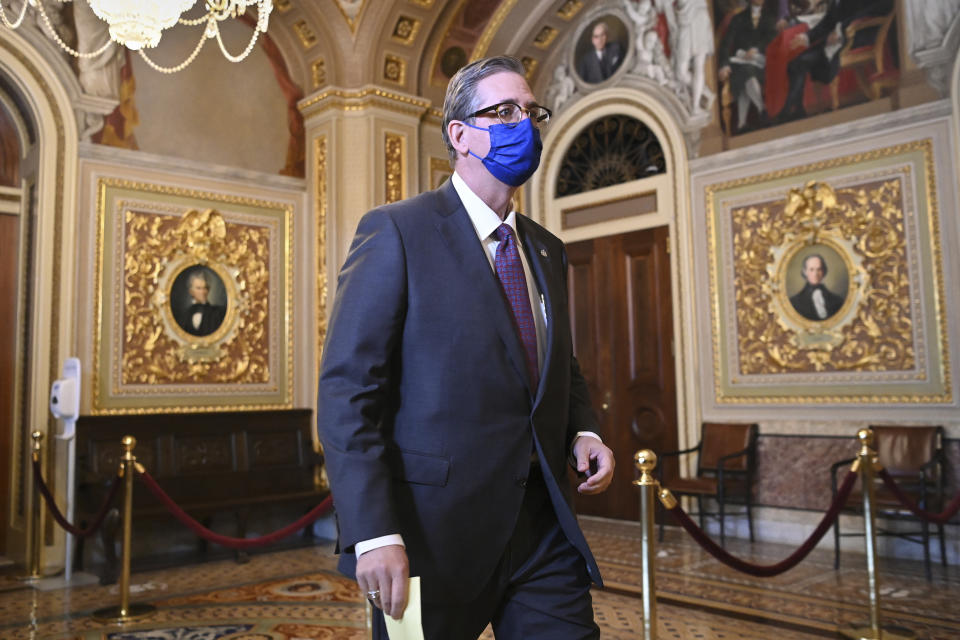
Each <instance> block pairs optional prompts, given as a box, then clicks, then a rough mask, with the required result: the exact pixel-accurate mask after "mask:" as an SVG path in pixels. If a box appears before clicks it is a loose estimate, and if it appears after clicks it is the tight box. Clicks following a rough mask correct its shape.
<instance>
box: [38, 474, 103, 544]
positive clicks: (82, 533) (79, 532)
mask: <svg viewBox="0 0 960 640" xmlns="http://www.w3.org/2000/svg"><path fill="white" fill-rule="evenodd" d="M33 478H34V480H35V481H36V484H37V488H38V489H39V490H40V495H42V496H43V499H44V500H45V501H46V503H47V507H49V508H50V513H51V515H53V519H54V520H56V521H57V524H59V525H60V526H61V527H63V528H64V529H65V530H66V531H67V532H68V533H70V534H71V535H74V536H76V537H78V538H86V537H87V536H89V535H90V534H91V533H93V532H94V531H96V530H97V529H99V528H100V525H101V524H103V520H104V518H106V517H107V511H109V510H110V504H111V503H112V502H113V499H114V498H115V497H116V495H117V491H118V490H119V489H120V477H119V476H114V477H113V482H111V483H110V490H109V491H108V492H107V496H106V498H105V499H104V501H103V504H102V505H100V510H99V511H97V515H96V516H94V518H93V523H91V524H90V526H89V527H87V528H86V529H78V528H77V527H75V526H74V525H72V524H70V523H69V522H67V519H66V518H64V517H63V514H62V513H61V512H60V509H59V508H58V507H57V501H56V500H54V499H53V494H51V493H50V488H49V487H47V485H46V483H45V482H44V481H43V473H42V471H41V470H40V462H39V461H38V460H34V461H33Z"/></svg>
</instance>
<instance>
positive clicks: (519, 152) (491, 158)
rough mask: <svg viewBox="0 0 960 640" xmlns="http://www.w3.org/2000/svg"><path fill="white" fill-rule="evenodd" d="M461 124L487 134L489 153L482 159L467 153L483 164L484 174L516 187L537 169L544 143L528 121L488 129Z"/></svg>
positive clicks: (470, 152) (538, 132) (472, 153)
mask: <svg viewBox="0 0 960 640" xmlns="http://www.w3.org/2000/svg"><path fill="white" fill-rule="evenodd" d="M464 124H465V125H467V126H468V127H471V128H473V129H479V130H480V131H487V132H489V133H490V151H489V152H487V156H486V157H485V158H481V157H480V156H478V155H477V154H475V153H474V152H472V151H469V150H468V151H467V153H469V154H470V155H472V156H473V157H474V158H477V159H479V160H480V161H481V162H483V166H485V167H486V168H487V171H489V172H490V173H492V174H493V177H494V178H496V179H497V180H499V181H500V182H503V183H504V184H508V185H510V186H511V187H519V186H520V185H522V184H523V183H524V182H526V181H527V180H528V179H529V178H530V176H532V175H533V172H534V171H536V170H537V167H539V166H540V151H541V150H542V149H543V143H542V142H541V141H540V130H539V129H538V128H536V127H535V126H533V122H532V121H531V120H530V118H524V119H523V120H521V121H520V122H519V123H517V124H515V125H509V124H503V123H500V124H494V125H490V127H489V128H487V129H484V128H483V127H476V126H474V125H472V124H469V123H467V122H464Z"/></svg>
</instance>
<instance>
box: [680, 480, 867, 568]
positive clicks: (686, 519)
mask: <svg viewBox="0 0 960 640" xmlns="http://www.w3.org/2000/svg"><path fill="white" fill-rule="evenodd" d="M856 480H857V474H856V473H854V472H853V471H849V472H847V476H846V477H845V478H844V479H843V484H842V485H840V489H839V491H837V497H836V498H835V499H834V501H833V504H831V505H830V509H828V510H827V512H826V513H825V514H824V516H823V519H822V520H821V521H820V524H819V525H817V528H816V529H815V530H814V532H813V533H812V534H811V535H810V537H809V538H807V540H806V542H804V543H803V544H802V545H800V548H799V549H797V550H796V551H794V552H793V553H792V554H790V555H789V556H788V557H787V558H784V559H783V560H781V561H780V562H778V563H776V564H771V565H759V564H753V563H751V562H746V561H744V560H741V559H740V558H737V557H735V556H733V555H731V554H730V553H728V552H727V551H726V550H725V549H724V548H723V547H721V546H720V545H718V544H717V543H716V542H714V541H713V540H711V539H710V537H709V536H707V534H706V533H704V531H703V529H701V528H700V527H698V526H697V525H696V524H695V523H694V522H693V520H691V519H690V516H688V515H687V514H686V512H685V511H684V510H683V509H682V508H681V507H680V504H679V503H677V506H675V507H674V508H673V509H670V513H672V514H673V515H674V517H675V518H676V519H677V520H679V521H680V524H681V525H682V526H683V528H684V529H686V530H687V533H689V534H690V535H691V536H692V537H693V539H694V540H696V541H697V542H698V543H699V544H700V546H701V547H703V548H704V549H705V550H707V551H709V552H710V555H712V556H713V557H714V558H716V559H717V560H719V561H720V562H722V563H724V564H725V565H727V566H728V567H731V568H733V569H736V570H737V571H742V572H743V573H749V574H750V575H752V576H756V577H758V578H769V577H772V576H776V575H780V574H781V573H784V572H785V571H789V570H790V569H792V568H794V567H795V566H797V565H798V564H800V562H801V561H802V560H803V559H804V558H806V557H807V555H808V554H809V553H810V552H811V551H812V550H813V548H814V547H815V546H817V543H818V542H820V539H821V538H823V536H824V535H825V534H826V533H827V531H829V530H830V527H832V526H833V523H834V522H835V521H836V519H837V515H838V514H839V513H840V509H841V508H842V507H843V505H844V504H846V502H847V498H849V497H850V491H852V490H853V483H854V482H856Z"/></svg>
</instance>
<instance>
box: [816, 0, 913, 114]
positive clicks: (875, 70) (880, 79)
mask: <svg viewBox="0 0 960 640" xmlns="http://www.w3.org/2000/svg"><path fill="white" fill-rule="evenodd" d="M895 15H896V9H894V10H893V11H891V12H890V14H889V15H886V16H876V17H872V18H860V19H859V20H854V21H853V22H851V23H850V24H849V25H847V28H846V29H845V30H844V34H843V35H844V45H843V48H842V49H840V52H839V53H838V54H837V55H839V56H840V73H838V74H837V77H835V78H834V79H833V81H832V82H831V83H830V97H831V100H832V102H833V108H834V109H837V108H839V106H840V75H841V74H842V73H843V72H844V71H845V70H848V69H849V70H853V71H854V72H855V74H856V78H857V83H858V84H859V85H860V90H861V91H862V92H863V94H864V95H865V96H867V97H868V98H869V99H871V100H877V99H878V98H880V97H881V96H882V94H883V90H884V89H885V88H889V87H892V86H894V85H895V84H896V82H897V76H898V73H897V70H896V69H887V67H886V56H887V39H888V36H889V33H890V27H891V26H892V25H893V19H894V16H895ZM870 30H875V31H876V35H875V36H874V38H873V42H871V43H869V44H866V45H862V46H858V47H854V45H855V44H856V42H855V41H856V38H857V36H858V35H860V34H861V33H867V32H869V31H870Z"/></svg>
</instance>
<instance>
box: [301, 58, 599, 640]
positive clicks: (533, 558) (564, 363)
mask: <svg viewBox="0 0 960 640" xmlns="http://www.w3.org/2000/svg"><path fill="white" fill-rule="evenodd" d="M443 112H444V117H443V125H444V128H443V131H442V133H443V138H444V141H445V143H446V145H447V149H448V152H449V154H450V158H451V163H452V164H453V167H454V170H455V171H454V174H453V176H452V177H451V179H450V180H447V181H446V182H445V183H444V184H443V185H442V186H441V187H440V188H438V189H437V190H435V191H430V192H427V193H423V194H421V195H419V196H417V197H415V198H412V199H410V200H406V201H403V202H399V203H395V204H390V205H386V206H383V207H379V208H377V209H374V210H373V211H371V212H369V213H367V214H366V215H365V216H364V217H363V219H362V220H361V221H360V223H359V225H358V228H357V232H356V236H355V237H354V240H353V243H352V245H351V247H350V250H349V253H348V255H347V258H346V262H345V263H344V265H343V268H342V269H341V272H340V276H339V280H338V286H337V293H336V300H335V302H334V305H333V309H332V311H331V318H330V324H329V329H328V333H327V339H326V344H325V345H324V353H323V360H322V362H321V368H320V369H321V370H320V384H319V392H318V408H317V422H318V432H319V435H320V439H321V441H322V442H323V445H324V450H325V455H326V465H327V473H328V475H329V478H330V487H331V491H332V493H333V497H334V503H335V505H336V513H337V523H338V530H339V531H338V532H339V541H338V543H339V550H340V554H341V555H340V564H339V566H340V569H341V571H343V572H344V573H345V574H347V575H349V576H355V577H356V579H357V582H358V583H359V586H360V588H361V589H362V590H363V592H364V593H365V594H367V596H368V597H369V598H370V599H371V601H372V602H373V603H374V604H375V605H376V606H377V610H376V618H375V625H374V626H375V636H374V637H377V638H381V639H385V638H386V633H385V627H384V621H383V615H384V613H386V614H388V615H390V616H392V617H394V618H397V617H400V616H401V615H402V612H403V610H404V607H405V602H406V599H407V578H408V575H413V576H420V577H421V593H422V601H423V625H424V631H425V634H426V637H427V638H428V639H430V640H475V639H476V638H477V637H478V636H479V635H480V633H481V632H482V631H483V629H484V627H485V626H486V625H487V623H488V622H492V623H493V626H494V630H495V633H496V635H497V638H498V640H504V639H506V640H510V639H515V640H521V639H523V640H555V639H557V638H564V639H565V640H576V639H588V638H589V639H595V638H599V630H598V628H597V626H596V624H595V623H594V621H593V611H592V606H591V598H590V583H591V581H592V582H594V583H596V584H598V585H601V584H602V583H601V579H600V575H599V571H598V569H597V565H596V562H595V561H594V559H593V556H592V554H591V553H590V550H589V548H588V547H587V544H586V541H585V539H584V537H583V534H582V532H581V531H580V529H579V527H578V525H577V521H576V518H575V516H574V513H573V508H572V488H571V486H570V484H569V482H568V480H567V472H568V465H571V464H573V465H575V468H576V470H577V471H578V472H580V473H581V474H582V478H581V480H582V481H581V483H580V484H579V486H578V487H577V490H578V491H579V492H580V493H582V494H594V493H599V492H601V491H603V490H605V489H606V488H607V486H609V484H610V481H611V479H612V474H613V466H614V461H613V453H612V452H611V451H610V449H608V448H607V447H606V446H604V445H603V443H602V442H601V441H600V439H599V436H597V435H596V432H597V431H598V424H597V419H596V416H595V414H594V413H593V411H592V409H591V407H590V403H589V398H588V393H587V387H586V384H585V382H584V379H583V377H582V375H581V373H580V369H579V367H578V365H577V362H576V359H575V358H574V357H573V352H572V337H571V330H570V318H569V312H568V301H567V285H566V274H567V261H566V253H565V250H564V247H563V244H562V243H561V242H560V240H559V239H557V238H556V237H555V236H553V235H552V234H550V233H549V232H547V231H546V230H545V229H543V228H542V227H540V226H539V225H537V224H536V223H535V222H533V221H532V220H530V219H529V218H527V217H525V216H523V215H520V214H518V213H516V212H514V211H513V210H512V209H511V199H512V197H513V195H514V193H515V192H516V190H517V188H519V187H520V186H521V185H522V184H523V183H524V182H525V181H526V180H527V179H528V178H529V177H530V176H531V175H532V174H533V172H534V171H535V170H536V168H537V166H538V164H539V160H540V149H541V143H540V134H539V128H538V127H539V126H540V125H541V124H543V123H545V122H546V121H547V120H549V117H550V112H549V110H547V109H545V108H544V107H541V106H539V105H537V103H536V101H535V99H534V96H533V94H532V93H531V91H530V87H529V86H528V85H527V82H526V80H525V79H524V68H523V65H522V64H521V63H520V62H519V61H518V60H516V59H514V58H508V57H495V58H487V59H483V60H478V61H476V62H474V63H471V64H469V65H467V66H466V67H464V68H463V69H461V70H460V71H458V72H457V74H456V75H455V76H454V77H453V78H452V79H451V81H450V84H449V86H448V87H447V94H446V98H445V100H444V106H443Z"/></svg>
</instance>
